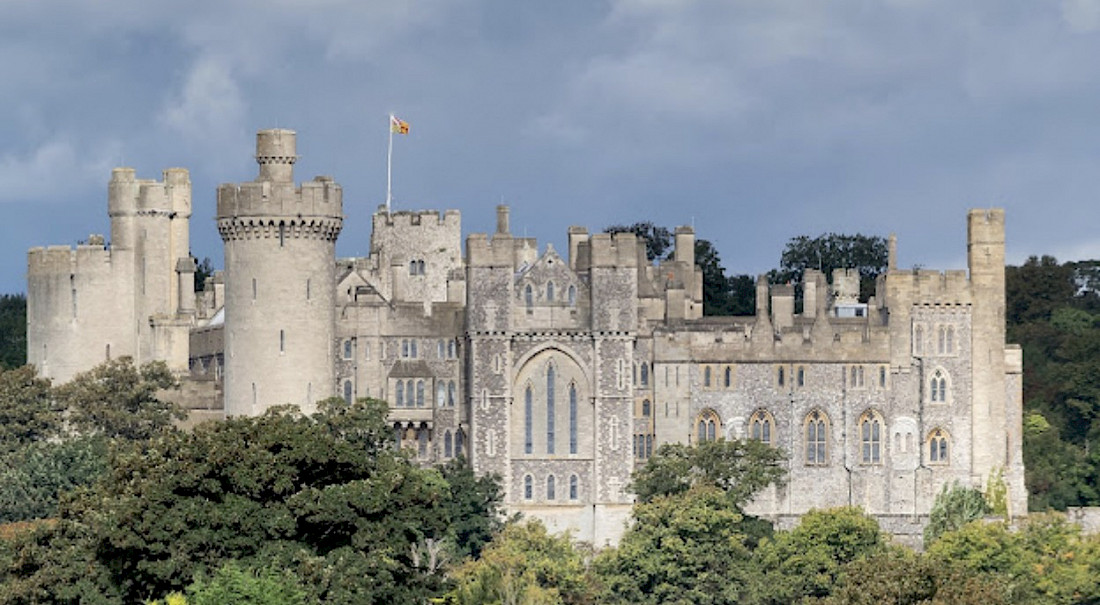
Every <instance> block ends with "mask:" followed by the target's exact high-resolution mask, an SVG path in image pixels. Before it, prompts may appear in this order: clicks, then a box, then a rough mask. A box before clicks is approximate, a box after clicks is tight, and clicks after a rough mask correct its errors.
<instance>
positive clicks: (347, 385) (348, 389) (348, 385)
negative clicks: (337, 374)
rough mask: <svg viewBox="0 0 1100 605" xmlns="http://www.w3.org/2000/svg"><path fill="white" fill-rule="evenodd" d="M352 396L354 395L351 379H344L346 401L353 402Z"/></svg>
mask: <svg viewBox="0 0 1100 605" xmlns="http://www.w3.org/2000/svg"><path fill="white" fill-rule="evenodd" d="M351 397H352V392H351V381H350V380H345V381H344V401H346V402H348V403H349V404H350V403H351Z"/></svg>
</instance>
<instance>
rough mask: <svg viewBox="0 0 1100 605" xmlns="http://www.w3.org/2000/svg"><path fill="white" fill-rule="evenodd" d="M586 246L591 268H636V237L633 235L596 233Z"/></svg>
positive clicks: (625, 233)
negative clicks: (589, 254) (589, 253)
mask: <svg viewBox="0 0 1100 605" xmlns="http://www.w3.org/2000/svg"><path fill="white" fill-rule="evenodd" d="M588 245H589V250H590V252H591V262H592V266H593V267H634V268H637V267H638V237H637V236H636V235H634V234H633V233H628V232H624V233H597V234H595V235H593V236H592V237H591V238H589V240H588Z"/></svg>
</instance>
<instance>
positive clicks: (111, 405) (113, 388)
mask: <svg viewBox="0 0 1100 605" xmlns="http://www.w3.org/2000/svg"><path fill="white" fill-rule="evenodd" d="M176 386H177V385H176V380H175V378H174V377H173V376H172V373H171V372H170V371H169V370H168V366H167V365H165V364H164V362H162V361H154V362H150V363H146V364H144V365H142V366H141V367H137V366H135V365H134V361H133V359H131V358H129V357H120V358H118V359H114V360H109V361H106V362H104V363H102V364H100V365H98V366H96V367H95V368H92V369H91V370H89V371H87V372H84V373H81V374H77V375H76V377H75V378H73V379H72V380H71V381H70V382H68V383H66V384H64V385H62V386H60V387H58V388H57V390H56V397H57V400H58V402H59V403H60V404H61V405H62V406H64V408H66V409H67V410H68V414H69V416H68V419H69V422H71V423H72V425H73V426H74V427H75V428H76V429H77V430H78V431H79V432H81V433H83V434H86V435H104V436H106V437H109V438H121V439H129V440H138V439H148V438H150V437H153V436H155V435H156V434H157V433H158V432H160V431H162V430H163V429H165V428H168V427H170V426H171V424H172V422H173V421H174V420H182V419H183V418H185V417H186V414H185V413H184V412H183V410H182V409H181V408H180V407H179V406H178V405H176V404H175V403H172V402H169V401H163V400H161V399H159V398H158V397H157V392H158V391H160V390H163V389H169V388H175V387H176Z"/></svg>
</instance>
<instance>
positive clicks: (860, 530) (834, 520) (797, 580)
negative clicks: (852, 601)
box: [756, 507, 886, 603]
mask: <svg viewBox="0 0 1100 605" xmlns="http://www.w3.org/2000/svg"><path fill="white" fill-rule="evenodd" d="M885 549H886V541H885V539H884V538H883V535H882V531H881V530H880V529H879V526H878V522H877V521H875V520H874V519H872V518H870V517H868V516H867V515H865V514H863V511H861V510H859V509H858V508H853V507H843V508H834V509H829V510H812V511H810V512H808V513H806V514H805V515H803V516H802V519H801V520H800V521H799V524H798V525H797V526H796V527H795V528H793V529H791V530H790V531H786V532H779V533H777V534H776V535H775V538H774V539H773V540H770V541H766V542H764V543H763V544H761V545H760V547H759V548H758V549H757V551H756V556H757V558H758V560H759V561H760V565H761V567H762V568H763V569H765V570H767V571H766V575H765V579H764V582H765V584H766V585H767V586H768V594H767V598H765V599H764V600H765V602H769V603H790V602H795V601H798V600H800V599H802V598H804V597H826V596H828V595H829V594H830V593H831V591H832V589H833V587H834V585H836V584H837V582H839V581H840V580H841V579H842V578H843V575H844V566H845V565H847V564H848V563H850V562H852V561H856V560H858V559H861V558H864V557H868V556H871V555H875V554H878V553H881V552H882V551H883V550H885Z"/></svg>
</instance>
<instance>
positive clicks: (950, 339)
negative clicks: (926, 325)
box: [935, 323, 959, 357]
mask: <svg viewBox="0 0 1100 605" xmlns="http://www.w3.org/2000/svg"><path fill="white" fill-rule="evenodd" d="M935 337H936V356H937V357H956V356H958V354H959V343H958V330H956V329H955V324H953V323H937V324H936V328H935Z"/></svg>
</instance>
